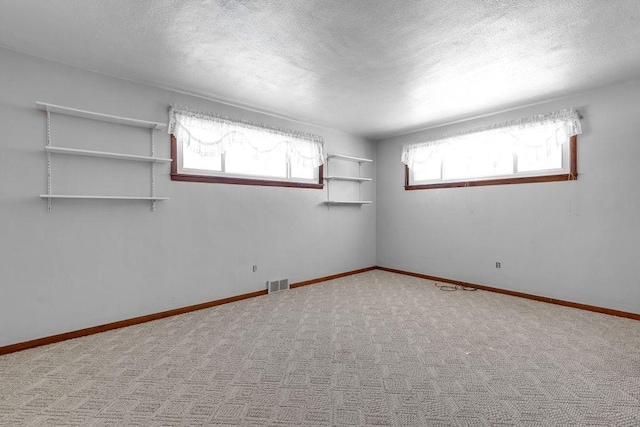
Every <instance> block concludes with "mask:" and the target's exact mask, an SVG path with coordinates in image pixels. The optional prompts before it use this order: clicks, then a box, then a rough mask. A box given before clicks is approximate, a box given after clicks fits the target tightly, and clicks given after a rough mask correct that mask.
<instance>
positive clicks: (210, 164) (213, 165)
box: [182, 146, 222, 171]
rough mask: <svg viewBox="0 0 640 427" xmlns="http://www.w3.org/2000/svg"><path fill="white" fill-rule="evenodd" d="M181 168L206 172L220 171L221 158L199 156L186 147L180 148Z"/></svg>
mask: <svg viewBox="0 0 640 427" xmlns="http://www.w3.org/2000/svg"><path fill="white" fill-rule="evenodd" d="M182 167H183V168H186V169H201V170H208V171H221V170H222V156H220V155H218V156H206V157H204V156H200V155H199V154H198V153H194V152H193V151H191V150H190V149H189V148H188V147H184V146H183V148H182Z"/></svg>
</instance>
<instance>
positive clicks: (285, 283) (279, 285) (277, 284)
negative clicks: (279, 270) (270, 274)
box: [267, 279, 289, 293]
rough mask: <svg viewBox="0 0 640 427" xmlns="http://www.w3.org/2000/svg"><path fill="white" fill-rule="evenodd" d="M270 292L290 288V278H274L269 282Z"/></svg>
mask: <svg viewBox="0 0 640 427" xmlns="http://www.w3.org/2000/svg"><path fill="white" fill-rule="evenodd" d="M267 285H268V286H269V293H273V292H280V291H284V290H287V289H289V279H282V280H274V281H272V282H267Z"/></svg>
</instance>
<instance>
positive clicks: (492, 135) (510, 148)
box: [401, 108, 582, 171]
mask: <svg viewBox="0 0 640 427" xmlns="http://www.w3.org/2000/svg"><path fill="white" fill-rule="evenodd" d="M581 133H582V127H581V124H580V115H579V114H578V112H577V111H576V110H575V109H573V108H572V109H566V110H562V111H555V112H552V113H548V114H542V115H537V116H533V117H529V118H525V119H521V120H516V121H512V122H507V123H500V124H496V125H493V126H488V127H485V128H479V129H473V130H469V131H466V132H460V133H456V134H451V135H445V136H443V137H441V138H438V139H433V140H428V141H423V142H418V143H411V144H405V145H404V146H403V147H402V159H401V161H402V163H404V164H405V165H407V166H408V167H409V168H410V169H412V170H414V171H419V170H421V167H422V168H424V167H428V165H432V164H433V162H434V161H439V159H446V158H447V157H450V156H455V157H458V158H459V157H461V156H464V157H473V158H474V159H475V160H477V161H478V162H479V163H482V162H491V161H495V160H493V159H496V158H497V157H499V156H500V155H501V154H503V153H505V152H518V151H523V150H527V151H529V152H531V151H533V152H534V154H536V153H537V155H538V156H540V157H543V156H546V155H548V153H550V152H551V151H552V150H554V149H556V148H557V147H559V146H561V145H562V144H565V143H566V142H567V141H568V140H569V137H571V136H573V135H578V134H581Z"/></svg>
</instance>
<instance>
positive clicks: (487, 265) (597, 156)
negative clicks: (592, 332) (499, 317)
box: [377, 84, 640, 313]
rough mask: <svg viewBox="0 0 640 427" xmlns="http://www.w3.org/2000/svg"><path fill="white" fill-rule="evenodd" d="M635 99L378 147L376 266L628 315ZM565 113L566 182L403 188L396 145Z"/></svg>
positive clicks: (622, 92) (634, 233) (635, 285)
mask: <svg viewBox="0 0 640 427" xmlns="http://www.w3.org/2000/svg"><path fill="white" fill-rule="evenodd" d="M639 99H640V84H629V85H625V86H618V87H611V88H607V89H602V90H599V91H595V92H591V93H585V94H582V95H580V96H575V97H572V98H568V99H562V100H557V101H553V102H549V103H547V104H543V105H537V106H535V107H527V108H522V109H520V110H517V111H511V112H505V113H501V114H497V115H494V116H491V117H485V118H482V119H476V120H473V121H468V122H466V123H459V124H455V125H450V126H446V127H440V128H436V129H431V130H426V131H422V132H417V133H414V134H409V135H404V136H399V137H395V138H390V139H388V140H384V141H380V142H379V143H378V155H377V160H378V165H377V168H378V175H377V178H378V186H377V192H378V197H377V202H378V203H377V209H378V211H377V212H378V214H377V239H378V242H379V243H378V265H381V266H385V267H391V268H396V269H402V270H407V271H412V272H417V273H422V274H429V275H433V276H439V277H444V278H448V279H455V280H462V281H468V282H473V283H477V284H484V285H487V286H493V287H498V288H503V289H509V290H515V291H520V292H526V293H530V294H535V295H541V296H548V297H554V298H558V299H562V300H567V301H574V302H579V303H584V304H592V305H596V306H602V307H607V308H612V309H618V310H624V311H629V312H634V313H640V262H638V245H640V243H639V242H640V214H639V210H640V198H639V197H638V189H637V187H638V182H639V181H640V168H639V167H638V159H640V120H639V117H640V103H639V102H638V100H639ZM568 107H576V108H578V109H579V111H580V112H581V114H582V115H583V116H584V119H583V131H584V133H583V135H581V136H579V137H578V172H579V174H580V176H579V179H578V181H574V182H553V183H537V184H521V185H505V186H489V187H476V188H450V189H437V190H436V189H432V190H422V191H405V190H404V187H403V177H404V175H403V165H402V164H401V163H400V154H401V147H402V144H403V143H404V142H410V141H419V140H420V139H421V138H429V137H437V136H440V135H443V134H445V133H450V132H455V131H459V130H464V129H469V128H474V127H477V126H483V125H488V124H492V123H498V122H503V121H509V120H514V119H518V118H521V117H527V116H530V115H533V114H538V113H545V112H549V111H554V110H558V109H562V108H568ZM496 261H500V262H501V263H502V268H501V269H499V270H498V269H496V268H495V262H496Z"/></svg>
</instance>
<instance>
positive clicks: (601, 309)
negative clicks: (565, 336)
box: [376, 266, 640, 320]
mask: <svg viewBox="0 0 640 427" xmlns="http://www.w3.org/2000/svg"><path fill="white" fill-rule="evenodd" d="M376 268H377V269H378V270H383V271H388V272H391V273H397V274H404V275H405V276H412V277H418V278H420V279H427V280H431V281H434V282H443V283H450V284H452V285H459V286H465V287H468V288H476V289H481V290H483V291H489V292H496V293H499V294H505V295H511V296H514V297H519V298H527V299H531V300H535V301H542V302H546V303H549V304H557V305H563V306H565V307H572V308H579V309H581V310H587V311H594V312H596V313H604V314H609V315H611V316H618V317H626V318H628V319H634V320H640V314H637V313H629V312H626V311H620V310H613V309H610V308H604V307H597V306H595V305H588V304H581V303H578V302H571V301H564V300H561V299H555V298H550V297H543V296H539V295H532V294H526V293H524V292H517V291H510V290H507V289H500V288H494V287H491V286H485V285H477V284H475V283H469V282H461V281H459V280H451V279H446V278H444V277H437V276H429V275H428V274H420V273H412V272H410V271H404V270H396V269H394V268H387V267H380V266H378V267H376Z"/></svg>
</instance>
